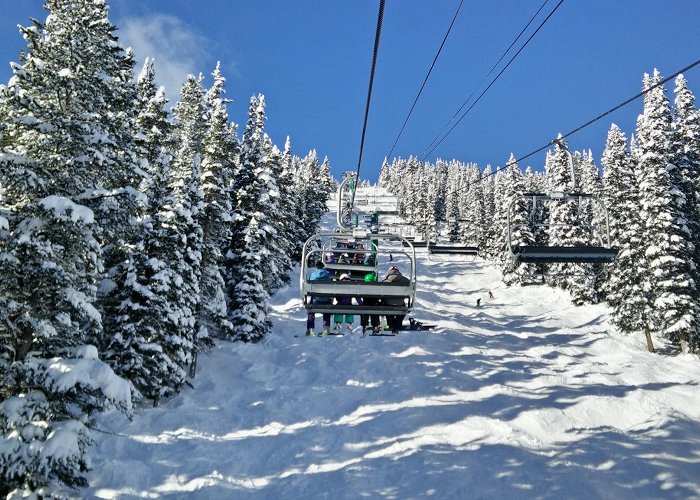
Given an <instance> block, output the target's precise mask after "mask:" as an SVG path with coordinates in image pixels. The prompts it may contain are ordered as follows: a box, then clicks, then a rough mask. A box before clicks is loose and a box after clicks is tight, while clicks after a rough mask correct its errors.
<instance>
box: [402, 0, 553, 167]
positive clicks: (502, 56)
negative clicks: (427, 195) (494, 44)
mask: <svg viewBox="0 0 700 500" xmlns="http://www.w3.org/2000/svg"><path fill="white" fill-rule="evenodd" d="M547 2H549V0H544V3H543V4H542V5H540V8H539V9H537V12H535V13H534V14H533V16H532V17H531V18H530V20H529V21H528V23H527V24H526V25H525V27H524V28H523V29H522V30H521V31H520V33H518V36H516V37H515V39H514V40H513V41H512V42H511V44H510V46H509V47H508V48H507V49H506V50H505V51H504V52H503V54H501V57H500V58H499V59H498V61H496V64H494V65H493V66H492V67H491V69H490V70H489V72H488V73H486V76H484V78H483V79H482V80H481V81H480V82H479V85H477V86H476V87H474V90H472V92H471V94H469V97H467V99H466V100H465V101H464V102H463V103H462V105H461V106H460V107H459V109H458V110H457V111H456V112H455V114H454V115H452V118H450V120H449V121H448V122H447V124H446V125H445V126H444V127H443V129H442V131H441V132H440V133H439V134H438V135H437V137H435V139H433V142H431V143H430V144H429V145H428V148H431V147H432V146H433V144H435V142H436V141H437V140H438V139H439V138H440V136H441V135H442V134H444V133H445V131H446V130H447V128H448V127H449V126H450V124H451V123H452V120H454V119H455V118H457V116H458V115H459V114H460V113H461V112H462V110H463V109H464V106H466V105H467V103H468V102H469V101H471V99H472V97H474V94H476V92H477V90H479V89H480V88H481V86H482V85H483V84H484V82H485V81H486V80H487V79H488V78H489V76H491V73H493V71H494V70H495V69H496V68H497V67H498V65H499V64H501V61H503V58H505V57H506V55H508V53H509V52H510V50H511V49H512V48H513V46H515V44H516V43H517V42H518V40H520V37H521V36H523V33H525V31H527V29H528V28H529V27H530V25H531V24H532V23H533V21H534V20H535V19H536V18H537V16H539V14H540V12H542V9H544V6H545V5H547ZM426 149H427V148H426ZM392 151H393V150H392ZM389 156H391V154H389Z"/></svg>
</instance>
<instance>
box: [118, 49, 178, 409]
mask: <svg viewBox="0 0 700 500" xmlns="http://www.w3.org/2000/svg"><path fill="white" fill-rule="evenodd" d="M166 104H167V100H166V98H165V91H164V89H163V88H157V86H156V83H155V71H154V68H153V62H152V61H150V60H146V62H145V64H144V67H143V71H142V72H141V75H140V76H139V79H138V100H137V104H136V107H137V109H138V116H137V124H138V126H139V133H138V134H137V136H136V140H135V145H136V148H137V152H138V153H139V156H140V157H141V158H142V168H143V169H144V170H145V171H146V172H148V177H147V178H146V181H145V182H144V184H143V185H142V190H143V191H144V192H145V193H146V194H147V197H148V200H149V205H148V208H147V213H146V217H145V219H144V223H143V229H144V232H143V243H142V245H140V246H139V248H137V249H135V251H134V252H133V254H132V255H131V259H130V264H129V266H128V267H127V270H126V279H125V280H124V283H123V285H122V286H123V287H124V290H123V291H124V293H126V292H128V294H129V295H128V296H127V297H126V298H125V299H124V300H123V301H122V302H121V303H120V307H119V312H120V314H118V315H115V317H114V318H113V321H112V323H111V327H110V330H111V331H112V335H111V336H110V342H109V344H108V348H107V350H106V351H105V357H106V359H107V361H108V362H109V363H110V364H111V365H112V367H113V368H114V370H115V371H116V372H117V373H118V374H120V375H122V376H123V377H125V378H128V379H129V380H130V381H131V382H132V383H133V384H134V386H135V387H136V389H137V390H138V391H139V392H140V394H141V395H142V396H143V397H145V398H148V399H151V400H152V401H153V402H154V404H157V403H158V401H159V400H160V398H163V397H169V396H172V395H173V394H175V393H176V392H177V391H179V389H180V388H181V386H182V384H183V383H184V380H185V371H184V369H183V367H182V366H180V365H179V364H178V361H179V353H178V350H179V346H177V343H173V342H171V339H177V338H179V335H180V329H181V325H180V321H181V320H182V319H183V318H185V317H187V312H183V310H182V308H181V302H182V301H181V300H178V298H179V297H180V296H181V294H182V293H184V291H183V289H182V285H183V280H182V277H181V276H180V275H179V274H177V272H176V270H175V269H177V267H178V260H177V259H179V258H180V256H179V250H178V239H179V238H178V236H179V234H178V232H177V230H176V220H175V217H174V213H173V207H174V206H175V200H174V195H173V191H172V187H171V178H170V166H171V161H172V154H173V153H172V152H173V150H174V142H173V136H172V124H171V123H170V121H169V119H168V115H167V112H166V111H165V105H166Z"/></svg>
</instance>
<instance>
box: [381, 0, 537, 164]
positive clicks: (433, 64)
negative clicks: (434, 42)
mask: <svg viewBox="0 0 700 500" xmlns="http://www.w3.org/2000/svg"><path fill="white" fill-rule="evenodd" d="M546 1H548V0H546ZM546 1H545V3H546ZM463 3H464V0H460V2H459V5H458V6H457V10H456V11H455V14H454V16H452V22H451V23H450V26H449V27H448V28H447V32H446V33H445V36H444V37H443V38H442V43H441V44H440V47H439V48H438V51H437V53H436V54H435V57H434V58H433V62H432V64H431V65H430V68H429V69H428V73H427V74H426V75H425V78H424V79H423V84H422V85H421V86H420V89H419V90H418V94H416V98H415V99H414V100H413V104H412V105H411V109H410V110H409V111H408V114H407V115H406V119H405V120H404V121H403V125H401V130H399V134H398V135H397V136H396V140H395V141H394V144H393V145H392V146H391V151H389V154H388V155H387V158H389V157H391V155H392V154H393V153H394V149H395V148H396V145H397V144H398V142H399V139H400V138H401V135H402V134H403V131H404V129H405V128H406V124H407V123H408V120H409V118H411V114H413V110H414V109H415V108H416V104H417V103H418V99H419V98H420V96H421V94H422V93H423V89H424V88H425V84H426V83H428V78H430V74H431V73H432V72H433V68H434V67H435V63H436V62H437V60H438V58H439V57H440V53H441V52H442V48H443V47H444V46H445V42H447V38H448V37H449V36H450V32H451V31H452V26H454V24H455V21H456V20H457V16H459V11H460V10H462V4H463Z"/></svg>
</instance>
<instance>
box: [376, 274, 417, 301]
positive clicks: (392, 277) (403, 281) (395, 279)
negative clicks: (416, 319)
mask: <svg viewBox="0 0 700 500" xmlns="http://www.w3.org/2000/svg"><path fill="white" fill-rule="evenodd" d="M382 283H394V284H397V285H402V286H408V285H410V284H411V280H409V279H408V278H407V277H406V276H404V275H403V274H401V273H400V272H399V271H398V270H397V269H392V270H391V271H389V273H388V274H387V275H386V277H385V278H384V279H383V280H382ZM382 302H383V303H384V304H386V305H388V306H403V305H405V304H406V303H405V302H404V299H403V298H401V297H385V298H383V299H382Z"/></svg>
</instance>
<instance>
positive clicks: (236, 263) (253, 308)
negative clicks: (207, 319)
mask: <svg viewBox="0 0 700 500" xmlns="http://www.w3.org/2000/svg"><path fill="white" fill-rule="evenodd" d="M264 126H265V100H264V97H263V96H262V95H260V96H253V97H251V99H250V107H249V110H248V122H247V123H246V128H245V132H244V135H243V141H242V143H241V159H240V164H239V166H238V169H237V170H236V173H235V177H234V179H235V181H234V193H235V197H236V203H237V204H236V206H235V207H234V209H233V217H232V236H231V241H232V246H231V248H230V249H229V253H228V255H227V257H228V264H229V266H230V270H231V274H230V278H229V279H230V281H229V282H228V283H227V287H228V293H229V297H230V305H231V310H230V312H229V319H230V321H231V323H232V325H233V331H234V338H236V339H238V340H243V341H245V342H257V341H259V340H261V339H262V338H263V337H264V335H265V334H266V333H267V332H268V331H269V329H270V321H269V319H268V318H267V313H268V307H269V306H268V301H269V294H268V292H267V290H266V289H265V286H264V273H263V270H264V271H265V272H268V266H269V263H270V262H269V261H270V250H269V246H268V243H269V239H270V237H271V231H272V228H271V226H268V225H267V224H265V223H264V222H263V221H264V220H265V219H266V218H267V217H270V216H272V215H273V214H270V213H269V212H267V210H268V208H269V201H270V192H269V187H270V183H269V181H270V180H271V176H270V172H269V169H268V166H267V165H266V163H265V161H264V157H263V141H264V137H263V134H264Z"/></svg>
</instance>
